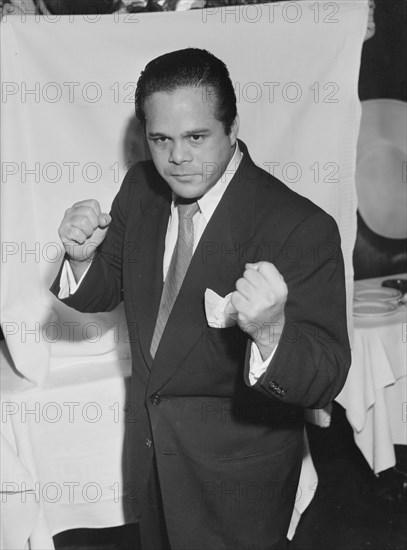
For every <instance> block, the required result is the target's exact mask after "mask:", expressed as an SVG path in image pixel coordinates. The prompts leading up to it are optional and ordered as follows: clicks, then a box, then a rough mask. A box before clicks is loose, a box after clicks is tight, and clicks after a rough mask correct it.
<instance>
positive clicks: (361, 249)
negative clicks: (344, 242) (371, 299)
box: [353, 212, 407, 280]
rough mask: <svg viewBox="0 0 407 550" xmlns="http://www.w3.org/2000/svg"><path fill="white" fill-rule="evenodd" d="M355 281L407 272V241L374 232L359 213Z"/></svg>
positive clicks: (354, 262) (355, 253)
mask: <svg viewBox="0 0 407 550" xmlns="http://www.w3.org/2000/svg"><path fill="white" fill-rule="evenodd" d="M353 268H354V272H355V280H358V279H368V278H370V277H380V276H384V275H397V274H399V273H405V272H406V271H407V239H388V238H386V237H382V236H381V235H378V234H377V233H375V232H374V231H372V230H371V229H370V228H369V227H368V226H367V225H366V223H365V222H364V220H363V218H362V217H361V215H360V213H359V212H357V237H356V243H355V248H354V250H353Z"/></svg>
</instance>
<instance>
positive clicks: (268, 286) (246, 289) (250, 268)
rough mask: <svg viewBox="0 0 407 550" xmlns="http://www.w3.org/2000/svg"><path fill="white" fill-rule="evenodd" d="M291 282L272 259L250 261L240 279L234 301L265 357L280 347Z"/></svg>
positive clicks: (241, 323)
mask: <svg viewBox="0 0 407 550" xmlns="http://www.w3.org/2000/svg"><path fill="white" fill-rule="evenodd" d="M287 292H288V291H287V285H286V284H285V281H284V279H283V277H282V275H280V273H279V271H278V270H277V269H276V268H275V266H274V265H273V264H272V263H270V262H257V263H255V264H246V266H245V271H244V273H243V276H242V277H241V278H240V279H238V280H237V281H236V290H235V292H233V294H232V297H231V300H230V304H231V307H232V308H234V310H235V311H234V312H232V311H230V312H229V313H235V315H236V316H237V322H238V324H239V326H240V328H241V329H242V330H244V331H245V332H246V333H247V334H249V335H250V336H251V337H252V338H253V340H254V341H255V342H256V344H257V346H258V348H259V350H260V353H261V355H262V357H263V359H266V358H267V357H268V356H269V355H270V353H271V352H272V351H273V349H274V348H275V346H276V343H277V342H276V335H277V336H279V335H280V334H281V332H282V329H283V325H284V306H285V303H286V301H287Z"/></svg>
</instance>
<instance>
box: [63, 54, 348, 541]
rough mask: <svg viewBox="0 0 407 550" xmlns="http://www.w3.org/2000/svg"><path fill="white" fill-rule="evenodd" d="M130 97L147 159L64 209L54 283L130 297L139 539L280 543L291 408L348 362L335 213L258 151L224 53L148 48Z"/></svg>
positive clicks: (323, 400)
mask: <svg viewBox="0 0 407 550" xmlns="http://www.w3.org/2000/svg"><path fill="white" fill-rule="evenodd" d="M136 114H137V116H138V118H139V120H140V121H141V122H142V124H143V125H144V127H145V132H146V137H147V140H148V142H149V146H150V150H151V155H152V160H151V161H146V162H141V163H137V164H136V165H134V166H133V167H132V168H131V169H130V170H129V171H128V173H127V175H126V177H125V179H124V181H123V184H122V187H121V189H120V191H119V193H118V194H117V196H116V198H115V200H114V202H113V205H112V210H111V213H110V215H109V214H103V213H101V211H100V207H99V204H98V203H97V202H96V201H94V200H89V201H82V202H80V203H76V204H75V205H74V206H73V207H72V208H69V209H68V210H67V212H66V213H65V217H64V219H63V221H62V224H61V227H60V230H59V232H60V236H61V239H62V241H63V243H64V245H65V248H66V252H67V255H66V258H67V259H66V261H65V263H64V265H63V267H62V268H61V272H60V274H59V275H58V277H57V279H56V281H55V283H54V285H53V287H52V291H53V292H54V293H55V294H56V295H58V296H59V298H60V299H62V300H64V301H65V303H66V304H67V305H69V306H71V307H74V308H76V309H78V310H80V311H84V312H91V311H108V310H111V309H113V308H115V307H116V306H117V305H118V304H119V302H120V301H121V300H124V305H125V309H126V315H127V320H128V325H129V329H130V335H131V350H132V362H133V375H132V382H131V396H130V401H131V404H132V410H133V411H135V413H134V415H133V418H132V419H129V420H134V421H133V422H131V421H129V422H128V423H127V424H126V436H127V439H126V441H127V444H126V459H127V482H128V484H129V483H130V485H128V487H131V491H130V492H131V494H130V495H129V496H130V498H132V501H133V503H134V506H135V507H136V509H137V511H138V514H139V516H140V523H139V525H140V535H141V543H142V548H143V550H145V549H149V550H156V549H161V548H172V549H173V550H220V549H230V550H232V549H233V550H248V549H253V550H266V549H267V550H269V549H271V548H283V547H284V546H285V543H286V534H287V530H288V526H289V522H290V518H291V514H292V510H293V506H294V501H295V495H296V490H297V485H298V479H299V473H300V468H301V462H302V442H303V427H304V419H303V410H304V408H306V407H323V406H324V405H326V404H327V403H329V402H331V401H332V400H333V399H334V397H335V396H336V395H337V393H338V392H339V391H340V389H341V388H342V386H343V383H344V381H345V378H346V373H347V369H348V367H349V363H350V352H349V343H348V338H347V330H346V317H345V288H344V274H343V261H342V255H341V250H340V239H339V234H338V230H337V227H336V224H335V222H334V220H333V219H332V218H331V217H330V216H328V215H327V214H326V213H324V212H323V211H322V210H321V209H320V208H318V207H317V206H315V205H314V204H313V203H311V202H310V201H308V200H307V199H305V198H303V197H300V196H299V195H297V194H296V193H294V192H293V191H291V190H289V189H288V188H287V187H286V186H285V185H283V184H282V183H281V182H280V181H278V180H277V179H275V178H274V177H273V176H271V175H270V174H268V173H266V172H265V171H263V170H261V169H260V168H259V167H257V166H256V165H255V164H254V163H253V161H252V160H251V158H250V155H249V152H248V150H247V148H246V146H245V145H244V144H243V142H241V141H239V140H238V139H237V133H238V116H237V112H236V97H235V93H234V90H233V86H232V83H231V81H230V78H229V73H228V71H227V68H226V66H225V65H224V64H223V63H222V62H221V61H220V60H218V59H217V58H216V57H214V56H213V55H211V54H210V53H208V52H206V51H205V50H199V49H186V50H180V51H178V52H172V53H170V54H166V55H164V56H161V57H159V58H157V59H155V60H153V61H152V62H150V63H149V64H148V65H147V67H146V69H145V70H144V71H143V72H142V74H141V76H140V79H139V81H138V85H137V91H136ZM192 254H193V255H192ZM191 256H192V259H191ZM163 281H165V283H164V285H163ZM208 289H209V290H208ZM213 293H216V294H213ZM216 295H217V296H216Z"/></svg>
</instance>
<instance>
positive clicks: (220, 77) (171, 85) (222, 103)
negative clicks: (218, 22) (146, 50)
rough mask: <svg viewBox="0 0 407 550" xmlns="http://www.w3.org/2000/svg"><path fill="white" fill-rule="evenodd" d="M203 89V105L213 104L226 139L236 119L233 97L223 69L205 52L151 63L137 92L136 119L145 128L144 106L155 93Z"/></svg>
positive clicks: (192, 51) (180, 52) (184, 53)
mask: <svg viewBox="0 0 407 550" xmlns="http://www.w3.org/2000/svg"><path fill="white" fill-rule="evenodd" d="M190 86H192V87H202V101H208V102H212V103H213V105H214V116H215V118H216V119H217V120H219V121H220V122H222V124H223V126H224V128H225V132H226V134H227V135H229V134H230V130H231V128H232V124H233V122H234V120H235V118H236V114H237V109H236V94H235V90H234V88H233V85H232V82H231V80H230V76H229V71H228V69H227V67H226V65H225V64H224V63H223V61H221V60H220V59H218V58H217V57H215V56H214V55H213V54H211V53H210V52H208V51H207V50H201V49H199V48H186V49H184V50H177V51H175V52H170V53H166V54H164V55H161V56H160V57H157V58H156V59H153V60H152V61H150V63H148V64H147V65H146V68H145V69H144V71H142V72H141V74H140V78H139V79H138V82H137V88H136V116H137V118H138V119H139V121H140V122H141V123H142V124H143V126H144V127H145V124H146V115H145V111H144V104H145V101H146V99H147V98H148V97H149V96H150V95H151V94H153V93H154V92H172V91H174V90H175V89H177V88H183V87H190Z"/></svg>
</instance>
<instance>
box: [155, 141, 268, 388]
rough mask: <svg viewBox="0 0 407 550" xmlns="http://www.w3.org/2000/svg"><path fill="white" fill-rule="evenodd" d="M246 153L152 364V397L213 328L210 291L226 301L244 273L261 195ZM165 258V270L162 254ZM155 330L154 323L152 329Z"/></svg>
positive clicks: (200, 246)
mask: <svg viewBox="0 0 407 550" xmlns="http://www.w3.org/2000/svg"><path fill="white" fill-rule="evenodd" d="M241 147H242V149H243V152H244V156H243V159H242V161H241V163H240V166H239V168H238V170H237V172H236V174H235V175H234V177H233V178H232V181H231V182H230V184H229V186H228V188H227V189H226V191H225V193H224V195H223V197H222V199H221V201H220V203H219V205H218V206H217V208H216V210H215V212H214V214H213V216H212V217H211V219H210V221H209V223H208V225H207V227H206V229H205V231H204V233H203V235H202V237H201V239H200V241H199V243H198V246H197V248H196V250H195V253H194V256H193V258H192V260H191V263H190V266H189V268H188V271H187V274H186V276H185V279H184V282H183V284H182V287H181V289H180V292H179V294H178V297H177V299H176V301H175V304H174V307H173V309H172V312H171V315H170V317H169V319H168V322H167V325H166V327H165V330H164V333H163V336H162V339H161V342H160V345H159V347H158V350H157V353H156V356H155V358H154V361H153V364H152V368H151V375H150V380H149V387H148V391H147V393H148V394H153V393H155V392H156V391H158V390H159V389H160V388H161V387H162V386H163V385H164V384H165V383H166V382H167V381H168V380H169V379H170V378H171V377H172V376H173V374H174V372H175V371H176V370H177V368H178V366H179V365H180V364H181V363H182V362H183V361H184V359H185V358H186V357H187V355H188V354H189V353H190V352H191V350H192V348H193V347H194V346H195V345H196V344H197V342H198V341H199V339H200V338H201V337H202V336H203V335H204V331H205V330H206V329H207V326H208V325H207V322H206V316H205V309H204V293H205V290H206V288H211V289H212V290H214V291H215V292H217V293H218V294H219V295H221V296H225V295H226V294H228V293H229V292H232V291H233V290H234V284H235V282H236V280H237V279H238V278H239V277H241V275H242V273H243V268H242V249H243V245H244V244H245V243H247V241H248V240H249V239H250V237H251V236H252V232H253V225H254V221H255V220H254V218H255V215H254V213H255V208H254V205H255V195H256V177H253V178H250V179H248V178H247V177H246V176H247V174H248V171H250V170H252V174H255V172H254V171H256V170H258V169H257V168H256V167H255V165H254V164H253V162H252V161H251V159H250V157H249V154H248V152H247V149H246V147H245V146H244V145H243V144H241ZM257 174H258V172H257ZM160 258H161V266H162V256H161V254H160ZM246 261H247V258H246ZM244 263H245V259H244V254H243V264H244ZM158 300H159V298H158ZM157 309H158V306H157ZM154 324H155V319H154V323H153V328H154ZM151 335H152V332H151ZM151 335H150V339H151Z"/></svg>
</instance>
